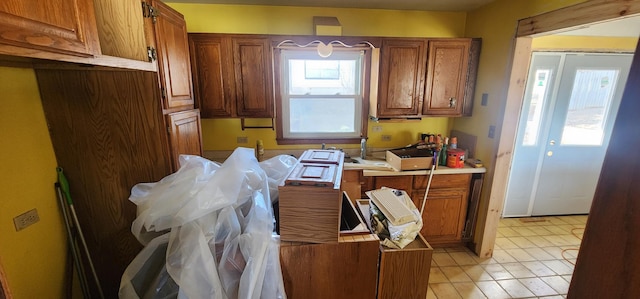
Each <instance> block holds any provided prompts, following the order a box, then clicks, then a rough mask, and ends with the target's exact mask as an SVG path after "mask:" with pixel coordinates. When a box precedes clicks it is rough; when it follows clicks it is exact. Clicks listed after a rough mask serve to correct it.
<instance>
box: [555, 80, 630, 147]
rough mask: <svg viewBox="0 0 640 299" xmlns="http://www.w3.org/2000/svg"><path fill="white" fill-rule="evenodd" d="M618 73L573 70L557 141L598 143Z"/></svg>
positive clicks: (586, 143) (567, 143) (569, 143)
mask: <svg viewBox="0 0 640 299" xmlns="http://www.w3.org/2000/svg"><path fill="white" fill-rule="evenodd" d="M618 73H619V72H618V71H617V70H588V69H579V70H578V71H577V72H576V77H575V79H574V82H573V89H572V91H571V98H570V100H569V108H568V112H567V118H566V120H565V123H564V128H563V131H562V140H561V144H563V145H602V140H603V137H604V136H603V132H604V123H605V120H606V118H607V115H608V114H609V108H610V106H611V100H612V98H613V93H614V88H615V86H616V82H617V80H618Z"/></svg>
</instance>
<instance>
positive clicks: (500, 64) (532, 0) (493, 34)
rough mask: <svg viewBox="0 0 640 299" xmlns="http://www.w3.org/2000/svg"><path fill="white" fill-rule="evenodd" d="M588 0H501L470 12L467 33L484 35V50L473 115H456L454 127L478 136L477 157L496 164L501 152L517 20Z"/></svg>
mask: <svg viewBox="0 0 640 299" xmlns="http://www.w3.org/2000/svg"><path fill="white" fill-rule="evenodd" d="M584 1H585V0H527V1H513V0H497V1H495V2H492V3H490V4H488V5H485V6H483V7H481V8H479V9H477V10H475V11H472V12H470V13H469V14H468V16H467V26H466V31H465V35H466V36H472V37H480V38H482V50H481V54H480V64H479V66H478V79H477V83H476V93H475V102H474V107H473V117H471V118H459V119H456V120H455V121H454V124H453V127H454V128H455V129H457V130H460V131H463V132H466V133H469V134H473V135H476V136H478V144H477V146H476V157H477V158H480V159H482V160H484V161H485V164H486V165H487V166H490V165H492V164H493V160H494V158H495V157H494V155H495V153H496V152H497V147H498V139H499V136H500V129H501V127H500V126H501V124H502V118H503V115H504V107H505V103H506V94H507V88H508V83H509V73H510V71H511V69H510V68H511V60H510V57H511V49H512V43H513V37H514V36H515V30H516V26H517V21H518V20H519V19H523V18H526V17H530V16H534V15H538V14H541V13H544V12H547V11H552V10H555V9H558V8H562V7H566V6H569V5H573V4H576V3H580V2H584ZM483 93H486V94H487V95H488V97H487V105H486V106H481V105H480V102H481V101H480V100H481V98H482V94H483ZM489 126H495V127H496V132H495V137H494V138H493V139H490V138H488V133H489Z"/></svg>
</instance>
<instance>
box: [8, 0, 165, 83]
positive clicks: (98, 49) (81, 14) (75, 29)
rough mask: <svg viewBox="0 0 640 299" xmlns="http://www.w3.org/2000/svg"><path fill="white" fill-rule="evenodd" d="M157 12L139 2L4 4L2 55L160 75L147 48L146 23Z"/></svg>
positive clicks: (56, 0) (80, 0) (148, 25)
mask: <svg viewBox="0 0 640 299" xmlns="http://www.w3.org/2000/svg"><path fill="white" fill-rule="evenodd" d="M143 3H145V4H147V3H146V2H143ZM143 7H146V8H147V9H146V10H143ZM156 12H157V11H156V10H155V9H149V5H142V6H141V5H140V1H139V0H119V1H112V0H72V1H66V0H65V1H62V0H52V1H46V3H44V2H43V3H42V4H34V3H31V2H28V1H21V0H6V1H3V4H2V5H0V55H2V57H1V58H2V59H3V60H13V61H18V62H20V63H29V64H43V63H48V64H50V65H51V62H59V61H64V62H73V63H79V64H88V65H96V66H106V67H116V68H127V69H136V70H145V71H156V70H157V65H156V64H155V63H153V62H151V61H150V57H151V56H150V55H149V53H151V52H153V51H151V50H150V49H149V48H148V47H152V46H153V34H150V31H152V30H153V29H152V28H151V26H152V25H151V23H152V22H151V21H146V20H151V19H157V16H156V15H155V13H156ZM145 17H148V18H149V19H145ZM25 58H26V59H25ZM57 65H58V66H64V65H62V64H57ZM49 67H51V66H49Z"/></svg>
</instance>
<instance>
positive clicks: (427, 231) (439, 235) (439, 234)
mask: <svg viewBox="0 0 640 299" xmlns="http://www.w3.org/2000/svg"><path fill="white" fill-rule="evenodd" d="M467 194H468V193H467V191H466V190H464V189H435V190H429V194H428V196H427V202H426V203H425V206H424V213H423V214H422V222H423V225H422V230H420V233H421V234H422V235H423V236H424V237H425V239H427V241H428V242H429V243H431V244H444V243H449V244H453V243H458V242H460V241H461V240H462V230H463V229H464V222H465V216H466V213H467ZM423 198H424V190H421V191H415V192H413V193H412V195H411V199H412V200H413V202H414V204H415V205H416V207H417V208H418V209H421V207H422V199H423Z"/></svg>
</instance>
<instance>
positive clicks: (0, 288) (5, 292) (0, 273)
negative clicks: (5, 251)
mask: <svg viewBox="0 0 640 299" xmlns="http://www.w3.org/2000/svg"><path fill="white" fill-rule="evenodd" d="M0 299H13V295H12V294H11V291H10V290H9V283H7V275H6V274H5V273H4V268H3V267H2V262H1V261H0Z"/></svg>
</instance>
